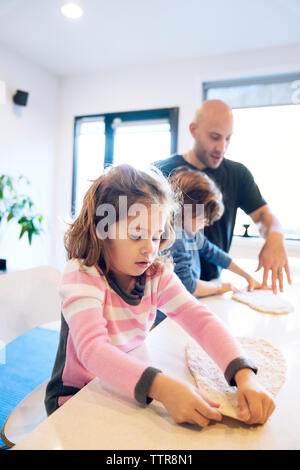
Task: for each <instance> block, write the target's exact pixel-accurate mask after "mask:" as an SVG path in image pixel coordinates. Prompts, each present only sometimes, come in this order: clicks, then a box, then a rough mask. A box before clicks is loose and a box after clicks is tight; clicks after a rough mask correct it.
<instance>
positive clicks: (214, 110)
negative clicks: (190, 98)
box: [194, 100, 232, 123]
mask: <svg viewBox="0 0 300 470" xmlns="http://www.w3.org/2000/svg"><path fill="white" fill-rule="evenodd" d="M218 115H221V116H222V117H224V118H225V119H231V120H232V109H231V108H230V106H228V104H226V103H225V102H224V101H222V100H207V101H204V102H203V103H202V104H201V105H200V106H199V108H198V109H197V110H196V113H195V117H194V122H195V123H198V122H200V121H203V119H208V118H212V117H213V118H215V117H216V116H218Z"/></svg>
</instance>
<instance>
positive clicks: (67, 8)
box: [60, 2, 83, 20]
mask: <svg viewBox="0 0 300 470" xmlns="http://www.w3.org/2000/svg"><path fill="white" fill-rule="evenodd" d="M60 10H61V12H62V14H63V15H64V16H65V17H66V18H70V19H72V20H76V19H77V18H80V17H81V16H82V15H83V10H82V8H81V7H80V6H79V5H77V3H73V2H68V3H64V4H63V5H62V7H61V9H60Z"/></svg>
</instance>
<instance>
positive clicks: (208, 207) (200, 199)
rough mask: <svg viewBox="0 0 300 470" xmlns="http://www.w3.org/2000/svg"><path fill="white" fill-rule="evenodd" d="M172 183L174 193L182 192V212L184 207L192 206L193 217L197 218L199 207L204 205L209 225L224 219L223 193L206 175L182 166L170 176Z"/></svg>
mask: <svg viewBox="0 0 300 470" xmlns="http://www.w3.org/2000/svg"><path fill="white" fill-rule="evenodd" d="M170 183H171V185H172V187H173V190H174V191H181V192H182V211H184V205H189V204H190V205H191V206H192V217H195V216H196V213H197V210H196V209H197V205H199V204H203V205H204V215H205V217H206V218H207V222H208V224H209V225H212V224H213V223H214V222H215V221H216V220H218V219H220V218H221V217H222V215H223V212H224V205H223V198H222V193H221V191H220V190H219V188H218V187H217V185H216V184H215V183H214V181H213V180H212V179H211V178H209V177H208V176H207V175H206V174H205V173H203V172H201V171H199V170H192V169H191V168H189V167H185V166H181V167H178V168H177V169H176V170H175V171H174V172H172V174H171V175H170ZM183 219H184V218H182V220H183Z"/></svg>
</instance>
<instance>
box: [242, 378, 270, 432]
mask: <svg viewBox="0 0 300 470" xmlns="http://www.w3.org/2000/svg"><path fill="white" fill-rule="evenodd" d="M235 381H236V384H237V387H238V389H237V397H238V405H239V408H240V413H239V417H240V418H241V419H242V420H243V421H244V422H245V423H247V424H264V423H265V422H266V421H267V420H268V419H269V417H270V416H271V414H272V413H273V411H274V409H275V403H274V401H273V398H272V397H271V395H270V394H269V392H268V391H267V390H266V389H265V388H264V387H263V386H262V385H261V384H260V383H259V381H258V379H257V377H256V375H255V374H254V372H253V371H252V370H251V369H241V370H239V371H238V372H237V373H236V374H235Z"/></svg>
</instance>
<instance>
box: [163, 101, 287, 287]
mask: <svg viewBox="0 0 300 470" xmlns="http://www.w3.org/2000/svg"><path fill="white" fill-rule="evenodd" d="M189 129H190V133H191V135H192V137H193V139H194V146H193V148H192V149H191V150H190V151H188V152H187V153H185V154H183V155H174V156H172V157H170V158H168V159H166V160H160V161H159V162H156V163H155V165H156V166H157V167H158V168H160V169H161V170H162V172H163V173H164V174H165V176H169V174H170V173H171V172H172V171H173V170H174V169H175V168H178V167H179V166H182V165H185V166H188V167H190V168H192V169H194V170H195V169H198V170H201V171H203V172H204V173H206V174H207V175H208V176H209V177H210V178H212V179H213V180H214V181H215V182H216V184H217V185H218V186H219V188H220V190H221V192H222V194H223V201H224V206H225V211H224V214H223V216H222V217H221V219H220V220H218V221H217V222H215V223H214V224H213V225H212V226H211V227H206V228H205V235H206V236H207V238H208V239H209V240H210V241H211V242H212V243H215V244H216V245H218V246H219V247H220V248H222V249H223V250H224V251H226V252H228V251H229V249H230V246H231V241H232V236H233V229H234V224H235V219H236V212H237V209H238V208H239V207H240V208H241V209H243V211H244V212H245V213H246V214H248V215H249V216H250V217H251V218H252V220H253V221H254V222H255V223H256V224H257V226H258V228H259V232H260V234H261V235H262V236H263V237H264V239H265V243H264V245H263V247H262V249H261V251H260V253H259V255H258V267H257V271H258V270H260V269H261V268H263V269H264V274H263V287H264V288H266V287H267V282H268V277H269V274H270V273H271V282H272V290H273V292H274V293H277V287H279V290H280V291H282V290H283V270H285V273H286V276H287V279H288V282H289V283H291V279H290V271H289V264H288V259H287V253H286V249H285V245H284V234H283V230H282V228H281V226H280V223H279V222H278V220H277V219H276V217H275V216H274V214H272V212H271V210H270V208H269V206H268V204H267V203H266V201H265V200H264V199H263V197H262V196H261V193H260V191H259V188H258V186H257V185H256V183H255V181H254V178H253V176H252V174H251V173H250V171H249V170H248V169H247V168H246V167H245V166H244V165H243V164H241V163H238V162H234V161H232V160H228V159H227V158H225V153H226V150H227V149H228V146H229V143H230V139H231V136H232V132H233V116H232V110H231V108H230V107H229V106H228V105H227V104H226V103H224V102H223V101H220V100H208V101H205V102H204V103H203V104H202V105H201V106H200V107H199V108H198V110H197V111H196V114H195V117H194V120H193V122H192V123H191V124H190V126H189ZM219 275H220V268H218V267H217V266H216V265H214V264H211V263H208V262H207V261H206V260H204V259H202V258H201V279H203V280H206V281H210V280H211V279H215V278H217V277H219Z"/></svg>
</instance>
